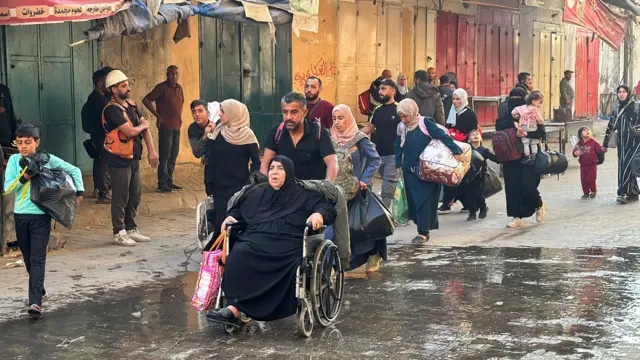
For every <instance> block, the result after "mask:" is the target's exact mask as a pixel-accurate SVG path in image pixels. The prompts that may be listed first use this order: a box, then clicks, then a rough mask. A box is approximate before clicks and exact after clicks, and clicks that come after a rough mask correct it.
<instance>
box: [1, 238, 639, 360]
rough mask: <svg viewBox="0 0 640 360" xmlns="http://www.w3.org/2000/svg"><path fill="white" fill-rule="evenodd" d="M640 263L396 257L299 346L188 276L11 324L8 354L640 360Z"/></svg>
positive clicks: (603, 258) (588, 257) (562, 254)
mask: <svg viewBox="0 0 640 360" xmlns="http://www.w3.org/2000/svg"><path fill="white" fill-rule="evenodd" d="M639 255H640V250H639V249H638V248H634V249H578V250H570V249H542V248H479V247H468V248H438V247H421V248H420V247H402V248H396V249H394V250H393V260H391V261H390V262H388V263H386V264H384V265H383V267H382V270H381V271H380V273H377V274H366V273H364V272H362V277H361V278H352V279H348V280H347V283H346V290H345V294H346V295H345V296H346V299H345V304H344V308H343V311H342V313H341V315H340V317H339V319H338V322H337V323H336V324H334V325H333V326H332V327H330V328H327V329H323V328H320V327H319V326H317V325H316V329H315V331H314V334H313V336H312V338H311V339H309V340H302V339H300V338H299V337H298V335H297V333H296V321H295V319H294V318H290V319H284V320H280V321H276V322H271V323H263V322H252V323H251V324H249V325H248V326H246V327H245V328H244V329H243V330H242V331H241V332H240V333H239V334H237V335H234V336H226V335H221V334H220V331H219V329H218V328H217V327H216V326H214V325H212V324H211V323H209V322H208V321H207V320H206V319H205V317H204V316H203V314H202V313H198V312H196V311H195V310H194V309H193V308H192V307H191V304H190V301H191V297H192V295H193V290H194V287H195V282H196V277H197V274H196V273H195V272H189V273H186V274H184V275H183V276H182V277H180V278H178V279H174V280H171V281H167V282H164V283H159V284H154V285H149V286H146V287H140V288H132V289H125V290H122V291H118V292H115V293H110V294H103V296H102V297H95V298H94V301H92V302H88V303H85V304H79V305H76V306H74V307H72V308H67V309H61V310H60V311H56V312H54V313H51V314H45V315H46V316H45V317H44V318H43V319H42V320H41V321H39V322H35V323H30V322H28V321H26V320H23V319H21V320H19V321H12V322H8V323H4V324H1V325H0V333H2V334H3V337H2V338H0V347H2V348H3V349H4V350H3V351H4V354H6V355H8V358H15V357H18V356H22V358H53V357H55V356H58V357H60V358H86V357H88V358H94V355H95V358H100V356H99V354H105V353H108V354H109V356H108V358H119V359H136V360H142V359H165V358H166V359H170V358H175V359H178V358H182V359H192V358H193V359H195V358H207V357H209V358H211V357H212V356H213V358H215V357H216V356H217V354H233V355H234V356H239V357H245V358H254V357H266V358H276V359H288V358H294V359H299V358H324V357H328V358H339V359H353V358H362V357H373V358H378V357H390V358H394V359H395V358H397V359H415V358H425V359H427V358H429V359H430V358H434V359H436V358H449V357H453V358H526V359H548V358H560V359H574V358H576V359H577V358H585V357H593V358H603V359H620V358H633V356H636V352H637V350H636V349H638V348H640V331H639V330H638V329H639V327H640V278H639V274H640V265H639V263H638V258H639ZM354 274H358V273H354ZM138 312H139V316H132V314H137V313H138ZM4 334H7V335H4ZM25 334H27V336H25ZM28 334H33V335H34V336H35V337H34V339H35V340H29V338H30V337H29V336H28ZM43 334H46V336H44V335H43ZM80 336H84V338H83V340H82V341H78V342H74V343H72V344H69V345H68V346H67V347H65V348H59V347H57V346H56V345H58V344H60V343H63V342H64V341H65V339H75V338H78V337H80ZM25 349H26V350H25ZM4 354H3V355H4ZM78 354H84V355H85V356H84V357H82V356H81V357H78V356H79V355H78ZM221 358H225V357H224V356H222V357H221Z"/></svg>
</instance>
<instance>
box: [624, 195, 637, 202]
mask: <svg viewBox="0 0 640 360" xmlns="http://www.w3.org/2000/svg"><path fill="white" fill-rule="evenodd" d="M627 200H628V201H629V202H636V201H638V195H631V196H627Z"/></svg>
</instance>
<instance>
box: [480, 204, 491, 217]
mask: <svg viewBox="0 0 640 360" xmlns="http://www.w3.org/2000/svg"><path fill="white" fill-rule="evenodd" d="M488 211H489V207H488V206H485V207H483V208H482V209H480V214H478V217H479V218H480V219H484V218H486V217H487V212H488Z"/></svg>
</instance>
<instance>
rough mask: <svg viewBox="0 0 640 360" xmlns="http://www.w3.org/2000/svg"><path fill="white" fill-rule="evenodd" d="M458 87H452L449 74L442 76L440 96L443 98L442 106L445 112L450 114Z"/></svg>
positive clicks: (439, 89)
mask: <svg viewBox="0 0 640 360" xmlns="http://www.w3.org/2000/svg"><path fill="white" fill-rule="evenodd" d="M455 90H456V89H454V88H452V87H451V82H450V81H449V77H448V76H447V75H442V76H440V86H439V87H438V91H439V92H440V98H441V99H442V106H443V108H444V114H445V115H446V116H449V112H450V110H451V106H452V105H453V92H454V91H455Z"/></svg>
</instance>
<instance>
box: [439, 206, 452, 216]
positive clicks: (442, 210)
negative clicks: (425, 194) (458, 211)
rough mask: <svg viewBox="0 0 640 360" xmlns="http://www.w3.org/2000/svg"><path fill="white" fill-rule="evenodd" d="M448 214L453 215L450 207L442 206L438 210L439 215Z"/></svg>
mask: <svg viewBox="0 0 640 360" xmlns="http://www.w3.org/2000/svg"><path fill="white" fill-rule="evenodd" d="M446 214H451V208H450V207H448V206H444V205H442V206H440V207H439V208H438V215H446Z"/></svg>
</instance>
